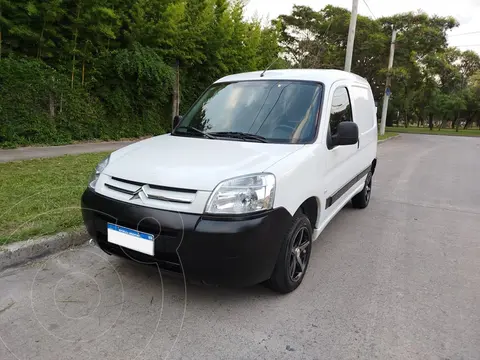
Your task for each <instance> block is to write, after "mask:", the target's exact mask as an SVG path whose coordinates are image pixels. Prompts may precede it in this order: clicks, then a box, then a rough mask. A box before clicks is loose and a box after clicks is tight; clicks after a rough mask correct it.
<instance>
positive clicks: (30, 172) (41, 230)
mask: <svg viewBox="0 0 480 360" xmlns="http://www.w3.org/2000/svg"><path fill="white" fill-rule="evenodd" d="M107 154H108V153H96V154H84V155H67V156H62V157H58V158H51V159H35V160H27V161H18V162H10V163H0V245H4V244H8V243H12V242H15V241H20V240H26V239H29V238H33V237H38V236H44V235H50V234H55V233H58V232H61V231H65V230H70V229H73V228H76V227H78V226H80V225H81V224H82V217H81V213H80V197H81V195H82V193H83V191H84V190H85V188H86V186H87V180H88V177H89V176H90V174H91V172H92V171H93V169H94V168H95V166H96V164H97V163H98V162H99V161H100V160H101V159H103V158H104V157H105V156H106V155H107Z"/></svg>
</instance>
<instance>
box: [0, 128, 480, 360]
mask: <svg viewBox="0 0 480 360" xmlns="http://www.w3.org/2000/svg"><path fill="white" fill-rule="evenodd" d="M479 153H480V139H479V138H459V137H442V136H434V137H433V136H432V137H430V136H421V135H402V137H401V138H398V139H394V140H392V141H389V142H386V143H384V144H382V145H381V146H380V147H379V163H378V167H377V168H378V172H377V174H376V177H375V181H374V193H373V196H372V201H371V203H370V206H369V207H368V208H367V209H366V210H354V209H352V208H350V207H346V208H345V209H344V210H342V211H341V212H340V214H339V215H338V216H337V217H336V218H335V220H334V221H333V222H332V223H331V224H330V225H329V226H328V227H327V229H326V230H325V231H324V233H323V234H322V235H321V237H320V239H319V240H318V241H317V242H316V243H315V246H314V249H313V253H312V258H311V262H310V267H309V270H308V273H307V275H306V278H305V280H304V282H303V284H302V286H301V287H300V288H299V289H297V291H296V292H294V293H292V294H289V295H286V296H279V295H276V294H274V293H271V292H270V291H269V290H267V289H265V288H263V287H262V286H256V287H252V288H248V289H226V288H212V287H207V286H200V285H194V284H187V285H184V283H183V281H182V279H178V278H174V277H171V276H165V275H164V274H163V276H160V274H159V273H158V271H157V269H156V268H155V267H147V266H142V265H139V264H136V263H133V262H129V261H126V260H122V259H118V258H114V257H108V256H107V255H104V254H103V253H101V252H100V251H99V250H98V249H96V248H94V247H91V246H85V247H82V248H77V249H74V250H69V251H66V252H64V253H61V254H58V255H56V256H53V257H51V258H48V259H46V260H42V261H40V262H38V263H34V264H31V265H28V266H25V267H22V268H18V269H10V270H7V271H5V272H3V273H1V274H0V336H1V340H2V342H3V344H4V345H3V346H2V345H1V344H0V359H2V360H14V359H48V360H56V359H62V360H64V359H82V360H84V359H105V360H108V359H115V360H120V359H129V360H132V359H146V360H149V359H164V358H166V357H168V358H169V359H208V360H211V359H329V360H330V359H402V360H404V359H441V360H447V359H449V360H457V359H458V360H460V359H462V360H467V359H475V360H478V359H480V190H479V186H478V184H479V182H478V179H479V178H480V165H479V158H478V156H479Z"/></svg>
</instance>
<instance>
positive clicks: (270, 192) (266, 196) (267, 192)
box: [205, 174, 275, 214]
mask: <svg viewBox="0 0 480 360" xmlns="http://www.w3.org/2000/svg"><path fill="white" fill-rule="evenodd" d="M274 198H275V176H274V175H273V174H255V175H248V176H242V177H238V178H234V179H229V180H225V181H223V182H221V183H220V184H219V185H218V186H217V187H216V188H215V190H214V191H213V193H212V195H210V199H208V202H207V206H206V207H205V213H207V214H248V213H254V212H257V211H262V210H268V209H271V208H272V207H273V200H274Z"/></svg>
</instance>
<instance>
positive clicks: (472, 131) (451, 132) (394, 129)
mask: <svg viewBox="0 0 480 360" xmlns="http://www.w3.org/2000/svg"><path fill="white" fill-rule="evenodd" d="M386 131H392V132H397V133H409V134H428V135H450V136H452V135H453V136H480V130H477V129H468V130H461V129H459V130H458V132H456V131H455V129H441V130H438V128H433V130H430V129H429V128H428V127H427V128H426V127H416V126H412V127H408V128H405V127H387V129H386Z"/></svg>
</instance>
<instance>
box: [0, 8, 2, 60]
mask: <svg viewBox="0 0 480 360" xmlns="http://www.w3.org/2000/svg"><path fill="white" fill-rule="evenodd" d="M0 17H2V5H1V4H0ZM0 60H2V25H0Z"/></svg>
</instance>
